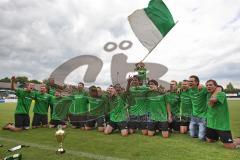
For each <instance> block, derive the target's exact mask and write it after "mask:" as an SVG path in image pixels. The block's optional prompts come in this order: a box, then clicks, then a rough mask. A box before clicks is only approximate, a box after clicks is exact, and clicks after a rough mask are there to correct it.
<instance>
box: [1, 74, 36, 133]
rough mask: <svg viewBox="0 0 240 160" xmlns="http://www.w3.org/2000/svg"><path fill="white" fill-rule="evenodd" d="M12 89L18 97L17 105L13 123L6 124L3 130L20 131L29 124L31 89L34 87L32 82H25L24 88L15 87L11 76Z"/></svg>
mask: <svg viewBox="0 0 240 160" xmlns="http://www.w3.org/2000/svg"><path fill="white" fill-rule="evenodd" d="M11 88H12V90H15V91H16V96H17V97H18V100H17V106H16V110H15V125H14V124H11V123H9V124H7V125H5V126H4V127H3V129H5V130H11V131H22V130H23V129H29V126H30V118H29V110H30V107H31V103H32V99H31V96H32V94H33V93H32V90H33V89H34V84H33V83H28V84H26V88H24V89H20V88H18V89H16V88H15V77H12V81H11Z"/></svg>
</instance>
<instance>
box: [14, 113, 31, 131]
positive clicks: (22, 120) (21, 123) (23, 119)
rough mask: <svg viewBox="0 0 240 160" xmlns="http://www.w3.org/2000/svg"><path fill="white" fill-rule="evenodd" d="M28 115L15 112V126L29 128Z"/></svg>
mask: <svg viewBox="0 0 240 160" xmlns="http://www.w3.org/2000/svg"><path fill="white" fill-rule="evenodd" d="M29 126H30V117H29V115H28V114H15V127H16V128H25V129H27V128H29Z"/></svg>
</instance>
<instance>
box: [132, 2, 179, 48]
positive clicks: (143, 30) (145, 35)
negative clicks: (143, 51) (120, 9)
mask: <svg viewBox="0 0 240 160" xmlns="http://www.w3.org/2000/svg"><path fill="white" fill-rule="evenodd" d="M128 21H129V24H130V26H131V28H132V30H133V32H134V33H135V35H136V37H137V38H138V39H139V41H140V42H141V43H142V45H143V46H144V47H146V48H147V49H148V50H149V52H151V51H152V50H153V49H154V48H155V47H156V46H157V45H158V43H159V42H160V41H161V40H162V39H163V37H165V36H166V35H167V33H168V32H169V31H170V30H171V29H172V28H173V26H174V25H175V23H174V20H173V17H172V15H171V12H170V11H169V10H168V8H167V6H166V5H165V4H164V2H163V1H162V0H151V1H150V2H149V4H148V7H147V8H144V9H139V10H136V11H135V12H133V13H132V14H131V15H130V16H129V17H128Z"/></svg>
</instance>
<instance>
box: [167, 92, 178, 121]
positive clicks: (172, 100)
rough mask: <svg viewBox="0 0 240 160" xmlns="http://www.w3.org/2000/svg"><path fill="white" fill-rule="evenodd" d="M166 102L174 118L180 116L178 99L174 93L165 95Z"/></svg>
mask: <svg viewBox="0 0 240 160" xmlns="http://www.w3.org/2000/svg"><path fill="white" fill-rule="evenodd" d="M166 101H167V103H168V104H169V105H170V107H171V112H172V114H173V115H174V116H176V117H179V115H180V97H179V94H178V93H176V92H170V93H168V94H167V95H166Z"/></svg>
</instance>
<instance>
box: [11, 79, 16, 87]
mask: <svg viewBox="0 0 240 160" xmlns="http://www.w3.org/2000/svg"><path fill="white" fill-rule="evenodd" d="M11 89H12V90H16V78H15V76H12V78H11Z"/></svg>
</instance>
